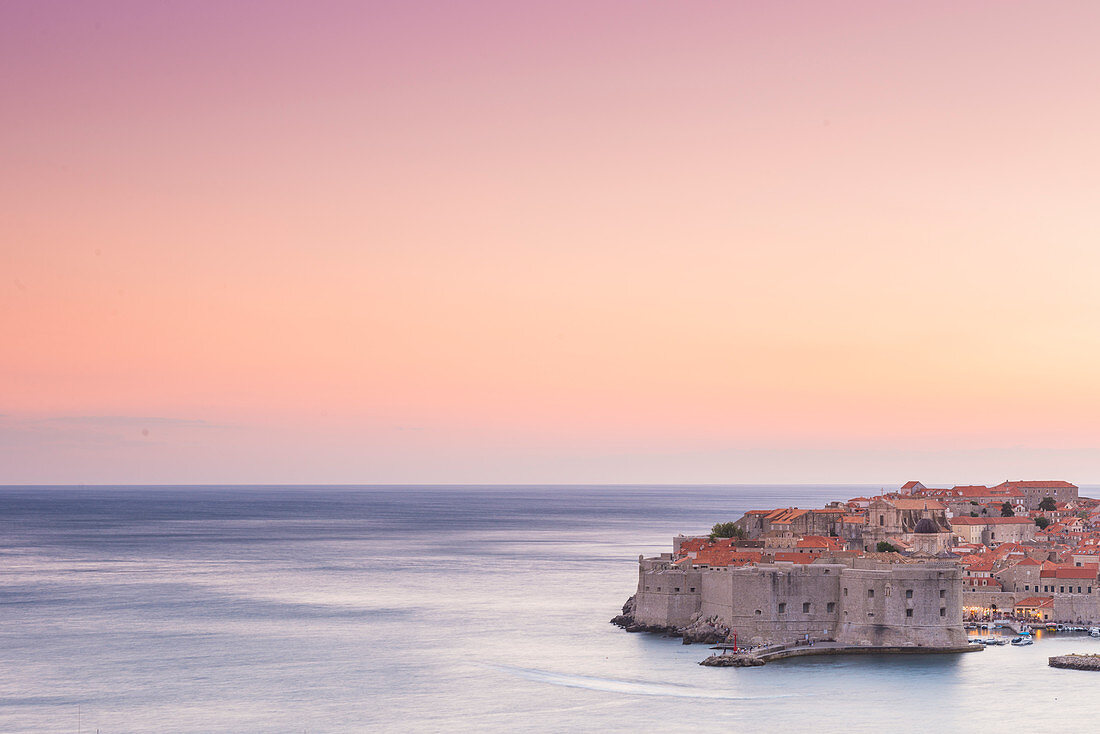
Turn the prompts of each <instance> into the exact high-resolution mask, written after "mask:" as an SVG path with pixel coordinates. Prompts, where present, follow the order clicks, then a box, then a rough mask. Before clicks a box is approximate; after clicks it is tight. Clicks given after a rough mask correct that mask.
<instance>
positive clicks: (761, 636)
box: [634, 559, 966, 646]
mask: <svg viewBox="0 0 1100 734" xmlns="http://www.w3.org/2000/svg"><path fill="white" fill-rule="evenodd" d="M855 565H856V567H855V568H852V567H849V566H847V565H844V564H841V563H813V564H793V563H782V562H780V563H774V564H761V565H756V566H743V567H740V568H730V569H709V570H699V571H684V570H681V569H679V568H677V567H674V566H672V565H671V564H670V563H669V562H668V561H667V560H664V559H643V560H641V561H640V566H639V576H638V593H637V597H636V606H635V612H634V619H635V621H636V622H638V623H639V624H643V625H648V626H652V627H681V626H686V625H688V624H690V623H691V622H692V621H693V619H697V618H699V617H703V618H707V619H709V618H711V617H717V618H718V619H719V620H720V621H721V622H723V623H724V624H726V625H727V626H729V627H730V629H731V630H732V631H734V632H736V633H737V635H738V637H739V638H740V639H741V640H742V641H744V642H747V643H751V644H760V643H770V642H793V641H796V640H800V639H805V638H806V637H807V636H809V637H810V638H811V639H819V640H820V639H835V640H837V641H838V642H843V643H844V644H851V645H895V646H906V645H912V646H954V645H960V644H966V639H965V632H964V631H963V628H962V610H961V606H962V601H961V599H960V587H961V577H960V575H959V573H960V572H959V569H958V567H957V566H956V565H954V564H942V563H941V564H936V563H932V564H878V563H874V562H870V561H863V560H859V559H857V560H856V561H855ZM907 610H908V611H907Z"/></svg>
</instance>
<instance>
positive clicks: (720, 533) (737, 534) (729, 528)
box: [710, 522, 745, 540]
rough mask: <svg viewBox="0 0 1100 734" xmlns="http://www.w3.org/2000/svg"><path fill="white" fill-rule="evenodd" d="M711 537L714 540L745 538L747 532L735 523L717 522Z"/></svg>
mask: <svg viewBox="0 0 1100 734" xmlns="http://www.w3.org/2000/svg"><path fill="white" fill-rule="evenodd" d="M710 537H711V539H712V540H713V539H714V538H738V539H740V538H744V537H745V531H744V530H742V529H741V528H739V527H737V524H736V523H734V522H716V523H714V527H712V528H711V529H710Z"/></svg>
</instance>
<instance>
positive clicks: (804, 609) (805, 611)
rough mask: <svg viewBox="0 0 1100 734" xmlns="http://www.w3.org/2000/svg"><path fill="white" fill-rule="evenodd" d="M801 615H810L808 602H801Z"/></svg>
mask: <svg viewBox="0 0 1100 734" xmlns="http://www.w3.org/2000/svg"><path fill="white" fill-rule="evenodd" d="M802 613H803V614H809V613H810V602H808V601H804V602H802Z"/></svg>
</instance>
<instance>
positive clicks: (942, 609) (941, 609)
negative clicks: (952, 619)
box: [940, 607, 947, 617]
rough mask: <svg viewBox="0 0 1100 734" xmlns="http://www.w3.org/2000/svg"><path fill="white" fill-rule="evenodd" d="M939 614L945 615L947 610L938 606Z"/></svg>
mask: <svg viewBox="0 0 1100 734" xmlns="http://www.w3.org/2000/svg"><path fill="white" fill-rule="evenodd" d="M940 616H941V617H946V616H947V610H946V609H945V608H943V607H940Z"/></svg>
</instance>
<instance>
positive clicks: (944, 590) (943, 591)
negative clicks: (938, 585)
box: [940, 589, 947, 599]
mask: <svg viewBox="0 0 1100 734" xmlns="http://www.w3.org/2000/svg"><path fill="white" fill-rule="evenodd" d="M940 598H941V599H946V598H947V590H946V589H940Z"/></svg>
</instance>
